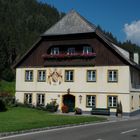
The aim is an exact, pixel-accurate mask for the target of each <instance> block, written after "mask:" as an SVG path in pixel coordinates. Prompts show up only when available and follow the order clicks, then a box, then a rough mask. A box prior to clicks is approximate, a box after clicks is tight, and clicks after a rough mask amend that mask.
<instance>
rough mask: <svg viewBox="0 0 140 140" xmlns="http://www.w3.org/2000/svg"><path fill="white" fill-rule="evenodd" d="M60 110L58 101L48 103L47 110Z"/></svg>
mask: <svg viewBox="0 0 140 140" xmlns="http://www.w3.org/2000/svg"><path fill="white" fill-rule="evenodd" d="M57 110H58V104H57V103H56V101H52V102H50V103H48V104H47V105H46V111H49V112H56V111H57Z"/></svg>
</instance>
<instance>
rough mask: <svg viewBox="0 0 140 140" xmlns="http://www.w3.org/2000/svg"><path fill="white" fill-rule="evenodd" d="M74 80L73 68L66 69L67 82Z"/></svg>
mask: <svg viewBox="0 0 140 140" xmlns="http://www.w3.org/2000/svg"><path fill="white" fill-rule="evenodd" d="M73 80H74V72H73V70H66V71H65V81H66V82H73Z"/></svg>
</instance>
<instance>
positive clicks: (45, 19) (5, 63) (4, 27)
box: [0, 0, 64, 81]
mask: <svg viewBox="0 0 140 140" xmlns="http://www.w3.org/2000/svg"><path fill="white" fill-rule="evenodd" d="M63 15H64V14H63V13H60V12H59V11H58V10H57V9H56V8H54V7H51V6H50V5H48V4H41V3H39V2H37V0H0V79H5V80H9V81H10V80H12V79H13V78H14V76H13V75H12V73H11V70H10V66H11V65H12V64H13V63H14V62H15V60H16V59H18V58H19V57H20V56H21V55H22V54H23V53H25V51H26V50H27V49H28V48H29V47H30V46H31V45H32V44H33V43H34V42H35V41H36V40H37V38H38V37H39V35H40V34H41V33H43V32H44V31H45V30H46V29H48V28H49V27H50V26H51V25H53V24H54V23H56V22H57V21H58V20H59V19H60V18H61V17H62V16H63ZM9 76H10V77H9Z"/></svg>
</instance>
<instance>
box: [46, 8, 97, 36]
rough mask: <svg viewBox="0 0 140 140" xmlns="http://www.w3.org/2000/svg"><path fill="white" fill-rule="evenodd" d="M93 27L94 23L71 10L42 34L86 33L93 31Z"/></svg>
mask: <svg viewBox="0 0 140 140" xmlns="http://www.w3.org/2000/svg"><path fill="white" fill-rule="evenodd" d="M95 29H96V27H95V25H93V24H91V23H90V22H89V21H87V20H86V19H85V18H84V17H82V16H81V15H79V14H78V13H77V12H75V11H74V10H72V11H70V12H69V13H68V14H66V15H65V16H64V17H63V18H62V19H61V20H60V21H58V22H57V23H56V24H55V25H53V26H52V27H51V28H50V29H48V30H47V31H46V32H45V33H44V34H43V36H47V35H64V34H75V33H88V32H94V31H95Z"/></svg>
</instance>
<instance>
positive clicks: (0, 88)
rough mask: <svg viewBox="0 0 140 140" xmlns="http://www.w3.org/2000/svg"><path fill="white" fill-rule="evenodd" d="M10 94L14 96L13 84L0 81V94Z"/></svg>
mask: <svg viewBox="0 0 140 140" xmlns="http://www.w3.org/2000/svg"><path fill="white" fill-rule="evenodd" d="M2 92H3V93H5V92H6V93H10V94H11V95H15V82H7V81H4V80H1V81H0V93H2Z"/></svg>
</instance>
